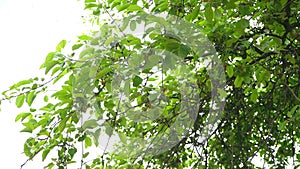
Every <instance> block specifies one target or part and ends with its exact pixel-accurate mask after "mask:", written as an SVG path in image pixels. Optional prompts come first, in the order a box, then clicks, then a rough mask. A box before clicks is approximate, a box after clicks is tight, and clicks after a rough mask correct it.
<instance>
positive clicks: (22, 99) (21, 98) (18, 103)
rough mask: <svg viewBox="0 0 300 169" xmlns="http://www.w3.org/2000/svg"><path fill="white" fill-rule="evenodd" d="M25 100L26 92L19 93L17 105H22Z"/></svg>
mask: <svg viewBox="0 0 300 169" xmlns="http://www.w3.org/2000/svg"><path fill="white" fill-rule="evenodd" d="M24 100H25V95H24V94H21V95H19V96H18V97H17V99H16V106H17V107H18V108H20V107H22V106H23V104H24Z"/></svg>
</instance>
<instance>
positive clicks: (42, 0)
mask: <svg viewBox="0 0 300 169" xmlns="http://www.w3.org/2000/svg"><path fill="white" fill-rule="evenodd" d="M82 14H83V4H82V3H79V2H78V1H76V0H26V1H24V0H0V79H1V80H0V91H1V92H2V91H3V90H6V89H8V87H9V86H10V85H12V84H14V83H16V82H18V81H20V80H23V79H27V78H31V77H35V76H37V75H39V74H41V72H42V71H41V70H39V67H40V65H41V64H42V63H43V61H44V59H45V56H46V55H47V54H48V53H49V52H50V51H54V50H55V47H56V45H57V44H58V43H59V42H60V41H61V40H62V39H66V40H67V41H68V40H71V39H74V38H76V36H78V35H80V34H81V33H82V32H84V30H86V29H87V28H86V27H85V26H84V25H83V22H82V18H81V15H82ZM0 108H1V111H0V115H1V116H0V133H1V136H0V168H12V169H14V168H20V166H21V164H22V163H24V162H25V161H26V159H27V158H26V157H25V156H24V155H23V154H21V153H22V151H23V143H24V142H25V140H26V138H27V137H28V136H29V135H28V134H26V133H20V132H19V131H20V130H21V129H22V126H21V124H20V123H15V121H14V119H15V117H16V115H17V114H18V113H20V112H22V111H25V110H24V109H17V108H15V103H14V102H13V101H12V102H11V103H9V102H3V103H2V105H1V106H0ZM32 168H42V166H41V163H39V162H35V161H34V162H29V163H27V165H26V166H25V167H23V169H32Z"/></svg>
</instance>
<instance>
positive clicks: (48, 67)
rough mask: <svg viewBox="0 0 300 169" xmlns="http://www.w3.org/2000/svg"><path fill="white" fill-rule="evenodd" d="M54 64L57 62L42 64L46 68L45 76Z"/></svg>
mask: <svg viewBox="0 0 300 169" xmlns="http://www.w3.org/2000/svg"><path fill="white" fill-rule="evenodd" d="M56 64H58V61H56V60H52V61H49V62H46V63H45V64H44V67H45V68H46V70H45V74H47V73H48V72H49V71H50V70H51V69H52V68H53V67H54V66H55V65H56Z"/></svg>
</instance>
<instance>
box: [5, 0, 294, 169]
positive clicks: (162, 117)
mask: <svg viewBox="0 0 300 169" xmlns="http://www.w3.org/2000/svg"><path fill="white" fill-rule="evenodd" d="M85 8H86V10H90V11H91V15H90V18H87V19H89V22H91V23H93V24H94V25H95V26H98V28H99V29H98V30H97V31H93V32H88V33H86V34H84V35H81V36H78V42H77V43H76V44H72V45H71V48H72V50H73V53H70V54H65V53H64V52H63V49H64V48H65V47H66V41H65V40H62V41H61V42H60V43H59V44H58V45H57V48H56V51H53V52H50V53H49V54H48V56H47V57H46V59H45V62H44V63H43V64H42V66H41V68H42V69H44V70H45V77H36V78H32V79H28V80H23V81H20V82H19V83H16V84H14V85H12V86H11V87H10V88H9V89H8V90H7V91H4V92H3V93H2V94H3V96H4V99H3V100H10V99H14V98H15V99H16V101H15V102H16V106H17V107H22V106H23V105H24V103H25V102H26V103H27V105H28V106H29V111H28V112H23V113H20V114H19V115H18V116H17V117H16V121H21V122H22V124H23V125H24V129H23V130H22V131H21V132H29V133H32V136H31V137H30V138H28V139H27V141H26V142H25V143H24V153H25V155H26V156H28V158H29V160H31V159H34V158H35V157H36V156H37V155H39V154H41V156H42V159H43V160H45V159H46V158H47V156H48V154H49V155H51V156H52V158H51V161H50V162H49V164H48V165H47V166H46V168H53V167H57V168H67V166H68V165H70V164H71V163H76V161H74V157H75V156H76V154H77V155H78V154H79V156H80V159H81V160H80V162H79V163H80V164H79V167H80V168H188V167H192V168H255V165H254V164H253V163H252V162H251V160H252V159H253V158H254V157H255V156H257V155H259V156H260V157H262V158H263V161H264V163H265V164H267V165H268V166H269V167H272V168H283V167H285V166H287V164H288V163H290V164H292V165H293V166H294V167H295V168H298V167H299V161H300V153H299V152H298V147H299V146H298V143H299V138H300V133H299V127H300V126H299V123H298V120H299V119H300V104H299V101H300V98H299V96H300V93H299V91H300V90H299V89H300V57H299V52H300V43H299V41H300V36H299V35H300V33H299V26H300V22H299V16H300V12H299V11H300V3H299V2H298V1H293V0H271V1H256V0H254V1H236V0H230V1H218V0H215V1H210V0H203V1H196V0H185V1H183V0H172V1H170V0H154V1H153V0H149V1H146V0H141V1H139V0H131V1H125V0H117V1H112V0H107V1H96V0H85ZM159 14H168V15H167V17H161V16H160V15H159ZM102 16H107V17H108V18H109V19H107V18H106V20H104V19H102ZM120 18H122V22H119V23H118V21H120ZM120 23H121V24H120ZM142 24H144V25H147V26H148V27H145V26H144V27H143V28H147V29H145V30H143V31H141V30H138V29H139V28H140V27H141V25H142ZM126 28H127V29H126ZM126 31H129V32H130V31H131V32H133V33H126ZM134 32H142V34H141V35H136V34H134ZM224 72H225V73H224ZM225 76H226V77H225ZM45 79H49V80H45ZM58 81H60V82H61V83H60V84H59V83H57V82H58ZM52 84H58V86H60V90H58V91H56V92H54V93H50V92H48V91H47V88H48V87H51V86H52ZM49 96H50V97H49ZM43 97H44V101H45V104H46V105H45V106H42V107H41V108H36V107H34V106H33V105H32V103H33V102H34V100H36V99H41V98H43ZM223 103H225V107H224V104H223ZM174 124H175V125H174ZM116 133H117V134H118V138H119V139H120V140H121V141H120V144H119V145H118V146H120V147H118V148H117V149H116V150H114V151H110V152H111V153H108V149H109V148H108V146H106V147H105V149H104V151H103V152H102V153H99V156H98V157H97V158H94V159H92V160H91V159H89V153H90V152H89V151H85V149H86V148H88V147H91V146H92V145H96V146H99V145H103V143H107V142H108V141H110V140H109V139H108V140H106V142H105V140H104V141H103V140H99V138H101V136H102V134H104V135H106V136H108V138H112V137H113V136H115V134H116ZM102 138H103V137H102ZM147 140H151V141H150V142H149V141H147ZM79 145H80V146H79ZM104 145H105V144H104ZM106 145H107V144H106ZM151 145H152V146H151ZM153 146H154V147H153ZM86 150H88V149H86ZM54 151H55V152H56V154H57V155H56V156H55V155H52V154H51V153H50V152H54ZM80 153H81V154H80ZM48 159H49V157H48ZM75 160H76V159H75ZM25 164H26V162H25V163H24V165H25ZM77 167H78V166H77Z"/></svg>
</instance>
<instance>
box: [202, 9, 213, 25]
mask: <svg viewBox="0 0 300 169" xmlns="http://www.w3.org/2000/svg"><path fill="white" fill-rule="evenodd" d="M204 15H205V18H206V20H207V21H208V22H211V21H212V20H213V18H214V11H213V9H212V8H211V6H210V5H207V6H206V7H205V12H204Z"/></svg>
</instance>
